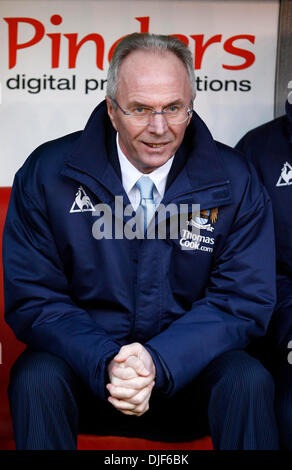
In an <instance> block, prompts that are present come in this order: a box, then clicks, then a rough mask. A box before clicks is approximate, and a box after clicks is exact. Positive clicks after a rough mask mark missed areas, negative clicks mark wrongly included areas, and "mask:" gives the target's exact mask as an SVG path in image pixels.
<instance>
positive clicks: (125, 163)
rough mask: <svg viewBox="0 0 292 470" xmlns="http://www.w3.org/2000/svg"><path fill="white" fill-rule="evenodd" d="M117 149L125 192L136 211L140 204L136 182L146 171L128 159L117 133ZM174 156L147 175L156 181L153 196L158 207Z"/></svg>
mask: <svg viewBox="0 0 292 470" xmlns="http://www.w3.org/2000/svg"><path fill="white" fill-rule="evenodd" d="M117 150H118V157H119V162H120V167H121V174H122V185H123V187H124V190H125V192H126V193H127V196H128V198H129V200H130V203H131V204H132V207H133V209H134V210H135V211H136V210H137V208H138V206H139V204H140V191H139V189H138V188H137V187H136V183H137V181H138V179H139V178H141V176H143V175H144V176H145V173H141V172H140V171H139V170H137V168H136V167H135V166H134V165H133V164H132V163H131V162H130V161H129V160H128V158H127V157H126V156H125V154H124V153H123V152H122V150H121V147H120V144H119V138H118V133H117ZM173 158H174V156H172V157H171V158H170V159H169V160H168V161H167V162H166V163H164V165H162V166H160V167H159V168H156V170H153V171H152V172H151V173H147V176H149V178H151V179H152V181H153V183H154V190H153V198H154V201H155V205H156V207H158V205H159V204H160V201H161V200H162V198H163V196H164V192H165V186H166V180H167V176H168V173H169V170H170V168H171V165H172V162H173Z"/></svg>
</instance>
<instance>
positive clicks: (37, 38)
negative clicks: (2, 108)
mask: <svg viewBox="0 0 292 470" xmlns="http://www.w3.org/2000/svg"><path fill="white" fill-rule="evenodd" d="M132 20H133V19H129V25H130V23H131V21H132ZM134 20H135V22H136V21H138V23H139V30H140V31H139V32H140V33H149V32H150V33H151V17H150V16H144V17H135V18H134ZM3 21H5V22H6V23H7V26H8V27H7V40H6V44H7V48H8V50H7V56H8V64H7V65H8V68H9V70H11V69H13V68H14V67H16V66H17V68H18V70H19V69H21V66H22V65H24V64H25V62H24V61H25V60H27V53H28V51H29V52H30V53H31V54H35V53H37V51H39V50H40V49H39V47H42V46H43V47H44V53H43V54H44V56H43V57H44V59H45V60H46V59H47V67H48V70H49V69H52V70H54V71H56V72H58V71H59V70H62V73H64V71H65V70H66V69H67V70H72V71H73V72H74V70H75V69H78V58H79V56H80V55H84V54H85V53H87V54H88V52H90V55H89V57H88V61H89V62H88V63H89V66H90V65H94V66H95V67H96V69H97V70H98V71H99V72H100V73H102V72H103V71H104V69H105V68H107V66H108V64H109V62H110V61H111V58H112V55H113V52H114V50H115V47H116V46H117V44H118V43H119V41H120V40H121V39H122V37H121V38H118V39H116V40H114V42H113V44H107V41H106V39H105V37H104V35H103V34H102V33H103V32H102V31H99V32H96V31H95V32H89V33H88V34H86V35H84V36H81V35H80V34H79V33H77V32H70V31H68V30H67V28H66V17H65V16H64V18H63V17H62V16H61V15H60V14H53V15H52V16H51V17H50V18H48V21H44V20H43V21H41V20H40V19H37V18H31V17H25V18H24V17H5V18H3ZM136 24H137V23H136ZM136 24H135V27H134V30H136ZM130 28H131V27H130ZM131 29H132V28H131ZM60 30H61V31H60ZM24 32H26V35H25V37H26V40H25V41H24V40H23V33H24ZM131 32H132V31H131V30H130V31H129V34H130V33H131ZM169 34H170V35H171V33H169ZM173 36H176V37H178V38H179V39H180V40H181V41H182V42H184V43H185V44H186V45H187V46H188V47H189V48H190V49H191V51H192V52H193V53H194V70H195V71H196V86H197V91H198V92H200V91H203V92H204V91H208V92H248V91H250V90H251V88H252V84H251V82H250V80H247V79H246V77H244V76H241V77H240V79H239V80H235V79H229V80H228V79H226V80H224V79H223V80H222V79H218V77H214V76H213V77H210V76H208V75H205V74H204V75H201V76H200V71H201V70H202V69H203V65H206V61H208V56H210V50H214V49H215V48H216V49H217V52H218V56H219V57H221V56H222V59H221V63H218V70H219V69H220V70H221V69H224V70H227V71H235V72H236V71H239V72H241V73H243V72H244V71H246V70H248V69H249V68H250V67H251V66H252V65H253V64H254V62H255V59H256V56H255V53H254V52H253V50H252V49H253V47H254V45H255V39H256V36H255V35H254V34H235V35H232V36H230V37H227V38H225V37H224V35H223V34H214V35H209V34H186V33H185V32H184V31H183V32H180V33H176V34H173ZM61 51H63V53H62V54H61ZM32 57H33V56H32ZM48 70H46V73H43V74H42V75H41V76H38V77H37V76H28V75H26V74H25V73H21V72H20V73H17V74H15V75H13V76H11V77H9V78H8V79H7V80H6V87H7V89H8V90H9V91H10V92H16V91H17V90H24V91H26V92H28V93H30V94H38V93H40V92H44V93H47V92H48V91H55V92H56V93H58V91H68V92H74V91H75V90H80V91H82V92H83V93H85V94H86V95H87V94H89V93H93V92H96V91H97V90H98V91H102V92H103V91H104V90H105V88H106V81H107V80H106V76H105V75H104V76H103V77H97V76H96V74H95V76H93V77H87V78H85V79H84V78H82V79H81V77H79V76H78V74H75V73H72V74H71V75H70V76H69V75H68V76H66V77H64V76H62V77H60V76H55V75H53V74H52V73H50V71H48Z"/></svg>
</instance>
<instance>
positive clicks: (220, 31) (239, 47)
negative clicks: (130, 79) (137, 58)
mask: <svg viewBox="0 0 292 470" xmlns="http://www.w3.org/2000/svg"><path fill="white" fill-rule="evenodd" d="M278 10H279V2H278V1H276V0H275V1H245V0H242V1H216V0H214V1H196V0H189V1H188V0H182V1H175V0H173V1H171V0H164V1H163V0H153V1H152V0H148V1H137V0H133V1H131V0H125V1H114V0H108V1H99V0H96V1H93V0H92V1H89V0H84V1H77V0H76V1H74V0H73V1H72V0H71V1H65V0H63V1H61V0H60V1H29V0H28V1H25V0H23V1H14V0H9V1H5V0H4V1H0V13H1V15H0V42H1V48H0V92H1V94H0V103H1V104H0V141H1V151H0V152H1V153H0V186H7V185H11V184H12V182H13V177H14V174H15V172H16V171H17V169H18V168H19V167H20V166H21V165H22V164H23V162H24V161H25V159H26V158H27V156H28V155H29V154H30V153H31V152H32V151H33V150H34V148H36V147H37V146H38V145H40V144H41V143H43V142H45V141H47V140H51V139H55V138H57V137H60V136H62V135H64V134H66V133H69V132H74V131H76V130H79V129H82V128H83V127H84V126H85V124H86V121H87V119H88V117H89V115H90V113H91V111H92V110H93V108H94V107H95V106H96V105H97V104H98V103H99V102H100V101H102V100H103V99H104V97H105V91H106V76H107V70H108V65H109V62H110V59H111V56H112V54H113V51H114V48H115V46H116V44H117V43H118V41H119V40H120V39H121V38H122V37H124V36H125V35H127V34H130V33H132V32H150V33H160V34H170V35H175V36H177V37H179V38H180V39H181V40H182V41H183V42H185V43H186V44H187V45H188V46H189V47H190V49H191V51H192V53H193V55H194V69H195V73H196V77H197V79H196V80H197V96H196V99H195V102H194V109H195V110H196V111H197V112H198V113H199V115H200V116H201V117H202V118H203V119H204V121H205V122H206V124H207V125H208V127H209V129H210V131H211V132H212V134H213V136H214V138H216V139H217V140H220V141H222V142H224V143H226V144H228V145H232V146H233V145H234V144H235V143H236V142H237V141H238V140H239V138H240V137H241V136H242V135H243V134H244V133H245V132H246V131H247V130H249V129H251V128H252V127H255V126H256V125H259V124H261V123H263V122H265V121H268V120H270V119H273V104H274V85H275V64H276V48H277V24H278Z"/></svg>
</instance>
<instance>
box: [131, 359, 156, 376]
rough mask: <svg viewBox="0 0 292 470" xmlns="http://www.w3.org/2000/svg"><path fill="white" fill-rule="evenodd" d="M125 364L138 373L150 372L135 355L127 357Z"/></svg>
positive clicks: (145, 374) (145, 373) (144, 374)
mask: <svg viewBox="0 0 292 470" xmlns="http://www.w3.org/2000/svg"><path fill="white" fill-rule="evenodd" d="M125 365H126V366H129V367H131V368H132V369H134V370H135V371H136V372H137V374H139V375H143V376H147V375H149V374H150V371H149V370H148V369H146V367H145V366H144V364H143V362H142V361H141V359H139V358H138V357H137V356H130V357H128V359H127V360H126V362H125Z"/></svg>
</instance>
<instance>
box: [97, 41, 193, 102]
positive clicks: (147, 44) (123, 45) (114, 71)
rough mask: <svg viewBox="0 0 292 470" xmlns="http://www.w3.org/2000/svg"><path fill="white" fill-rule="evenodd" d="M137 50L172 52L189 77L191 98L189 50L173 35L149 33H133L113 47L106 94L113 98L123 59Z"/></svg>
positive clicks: (190, 57)
mask: <svg viewBox="0 0 292 470" xmlns="http://www.w3.org/2000/svg"><path fill="white" fill-rule="evenodd" d="M137 50H148V51H158V52H164V51H165V52H166V51H168V52H172V53H173V54H175V55H176V56H177V57H178V58H179V59H180V60H181V61H182V63H183V65H184V66H185V68H186V70H187V72H188V76H189V79H190V86H191V93H192V99H194V97H195V94H196V85H195V72H194V62H193V57H192V54H191V51H190V50H189V48H188V47H187V46H186V45H185V44H184V43H183V42H182V41H180V40H179V39H177V38H176V37H173V36H165V35H162V34H149V33H133V34H130V35H128V36H126V37H125V38H123V39H122V40H121V41H120V42H119V43H118V45H117V46H116V48H115V51H114V54H113V56H112V59H111V62H110V66H109V70H108V75H107V90H106V94H107V95H108V96H109V97H110V98H113V99H115V98H116V93H117V88H118V79H119V77H118V75H119V69H120V66H121V64H122V62H123V60H124V59H125V58H126V57H127V56H128V55H129V54H130V53H131V52H134V51H137Z"/></svg>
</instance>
